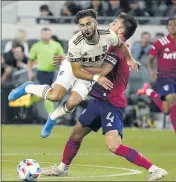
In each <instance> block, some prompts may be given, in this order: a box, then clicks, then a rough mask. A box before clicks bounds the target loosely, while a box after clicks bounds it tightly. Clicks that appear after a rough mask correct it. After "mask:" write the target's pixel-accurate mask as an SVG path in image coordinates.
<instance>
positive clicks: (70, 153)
mask: <svg viewBox="0 0 176 182" xmlns="http://www.w3.org/2000/svg"><path fill="white" fill-rule="evenodd" d="M91 131H92V129H91V128H88V127H84V128H83V126H82V125H81V123H80V122H79V121H78V122H77V123H76V125H75V126H74V127H73V129H72V132H71V135H70V138H69V140H68V141H67V143H66V145H65V149H64V152H63V157H62V161H61V163H60V164H59V166H53V167H50V168H43V169H42V170H41V174H43V175H46V176H67V175H68V169H69V166H70V164H71V162H72V160H73V158H74V157H75V156H76V154H77V152H78V151H79V148H80V146H81V143H82V140H83V138H84V137H85V136H86V135H87V134H89V133H90V132H91Z"/></svg>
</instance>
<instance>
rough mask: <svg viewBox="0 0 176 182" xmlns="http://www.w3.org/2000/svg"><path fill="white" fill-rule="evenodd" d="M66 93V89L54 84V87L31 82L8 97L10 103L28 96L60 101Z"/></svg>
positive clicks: (13, 91)
mask: <svg viewBox="0 0 176 182" xmlns="http://www.w3.org/2000/svg"><path fill="white" fill-rule="evenodd" d="M65 93H66V89H65V88H64V87H63V86H62V85H60V84H54V86H53V87H51V86H49V85H35V84H34V83H33V82H31V81H29V82H26V83H24V84H23V85H21V86H19V87H17V88H16V89H14V90H12V91H11V92H10V94H9V96H8V99H9V101H14V100H16V99H18V98H20V97H21V96H23V95H26V94H34V95H36V96H38V97H40V98H43V99H45V100H46V99H47V100H50V101H59V100H61V99H62V98H63V96H64V95H65Z"/></svg>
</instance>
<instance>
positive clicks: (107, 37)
mask: <svg viewBox="0 0 176 182" xmlns="http://www.w3.org/2000/svg"><path fill="white" fill-rule="evenodd" d="M76 19H77V20H78V22H79V27H80V32H79V33H77V34H76V35H74V36H73V38H71V40H70V41H69V49H68V59H69V61H70V62H71V66H70V65H69V62H68V61H67V60H65V61H64V63H63V67H64V65H65V67H64V70H63V71H62V69H61V70H60V72H59V73H58V78H57V79H56V82H55V83H54V84H53V87H50V86H48V85H35V84H33V82H26V83H25V84H23V85H22V86H20V87H17V88H16V89H14V90H13V91H12V92H11V93H10V94H9V101H13V100H16V99H18V98H20V97H21V96H23V95H25V94H27V93H32V94H34V95H37V96H39V97H41V98H43V99H48V100H51V101H59V100H61V98H63V96H64V95H65V93H66V91H67V89H68V88H70V86H71V85H72V84H73V83H74V82H75V81H76V78H79V79H84V80H89V81H95V82H98V83H99V84H100V85H102V86H103V87H104V88H106V89H111V88H112V87H113V85H112V83H111V82H110V81H109V80H108V79H106V78H105V77H103V76H99V75H93V74H90V73H88V72H87V71H84V70H83V69H81V66H82V65H84V66H92V67H98V66H101V64H102V63H103V59H104V57H105V53H106V51H107V48H108V47H109V46H110V45H111V46H116V47H118V49H119V50H120V51H121V52H122V53H123V54H124V56H125V57H126V60H127V62H128V65H130V66H131V68H132V69H133V70H134V71H137V69H138V62H136V61H135V60H133V58H132V57H131V54H130V53H129V51H128V48H127V47H126V45H125V44H124V43H123V42H121V41H120V39H119V37H118V36H117V35H116V33H114V32H113V31H111V30H98V29H97V25H98V24H97V20H96V19H97V15H96V12H95V11H94V10H92V9H88V10H82V11H80V12H78V13H77V16H76ZM122 30H123V28H119V32H120V31H122ZM72 71H73V72H72ZM75 77H76V78H75ZM82 86H83V87H82ZM82 88H84V89H82ZM90 88H91V82H87V81H83V80H79V81H76V83H75V85H74V87H73V89H72V93H71V95H70V97H69V99H68V102H67V103H66V104H64V105H62V106H61V107H60V108H59V109H57V110H56V111H55V112H54V113H53V114H51V116H50V117H49V119H48V121H47V123H46V125H45V127H44V128H43V130H42V134H41V135H42V137H47V136H48V135H49V134H50V132H51V129H52V128H53V126H54V123H55V118H56V117H58V116H62V115H64V114H66V113H70V112H72V111H73V109H74V108H75V106H76V105H78V104H79V103H80V102H81V101H82V100H83V99H84V97H85V96H86V95H87V94H88V91H89V90H90ZM48 124H49V125H48Z"/></svg>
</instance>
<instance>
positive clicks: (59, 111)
mask: <svg viewBox="0 0 176 182" xmlns="http://www.w3.org/2000/svg"><path fill="white" fill-rule="evenodd" d="M74 110H75V108H74V109H72V110H71V111H69V110H68V109H67V108H66V104H65V102H64V103H63V104H62V105H61V106H59V107H58V108H57V109H56V110H55V111H54V112H53V113H51V115H50V118H51V119H52V120H55V119H57V118H59V117H63V116H65V115H67V114H70V113H72V112H73V111H74Z"/></svg>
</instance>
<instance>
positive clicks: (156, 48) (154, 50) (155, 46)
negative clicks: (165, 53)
mask: <svg viewBox="0 0 176 182" xmlns="http://www.w3.org/2000/svg"><path fill="white" fill-rule="evenodd" d="M159 49H160V43H159V41H156V42H154V44H153V46H152V48H151V49H150V52H149V54H150V55H151V56H153V57H156V56H157V55H158V54H159Z"/></svg>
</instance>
